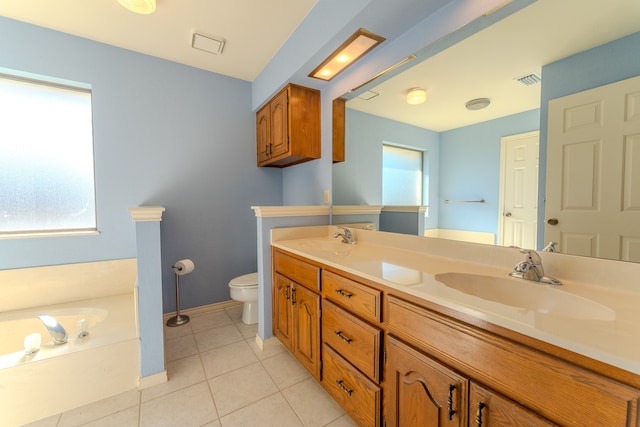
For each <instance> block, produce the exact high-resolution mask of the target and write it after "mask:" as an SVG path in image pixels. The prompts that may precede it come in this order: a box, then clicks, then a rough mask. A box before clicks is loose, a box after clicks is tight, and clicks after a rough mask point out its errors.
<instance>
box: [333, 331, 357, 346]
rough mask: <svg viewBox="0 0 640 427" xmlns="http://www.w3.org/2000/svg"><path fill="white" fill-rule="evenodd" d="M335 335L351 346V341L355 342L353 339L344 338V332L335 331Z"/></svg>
mask: <svg viewBox="0 0 640 427" xmlns="http://www.w3.org/2000/svg"><path fill="white" fill-rule="evenodd" d="M333 333H334V334H336V335H337V336H339V337H340V339H341V340H342V341H344V342H346V343H347V344H351V341H353V340H352V339H351V338H347V337H345V336H344V334H343V333H342V331H333Z"/></svg>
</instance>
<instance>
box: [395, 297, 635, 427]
mask: <svg viewBox="0 0 640 427" xmlns="http://www.w3.org/2000/svg"><path fill="white" fill-rule="evenodd" d="M385 307H386V309H387V316H388V317H387V326H388V327H387V333H388V334H389V335H390V336H392V337H396V338H397V339H398V340H402V341H404V342H405V343H407V344H409V345H410V346H412V347H415V348H417V349H419V350H420V352H421V353H423V354H424V355H426V356H428V357H429V358H432V359H435V360H437V361H438V362H439V363H441V364H443V365H446V366H448V367H449V369H452V370H455V371H457V372H460V373H461V374H462V375H465V376H466V377H468V378H470V380H471V384H472V392H471V395H470V409H469V410H470V414H473V417H474V418H473V419H472V420H470V425H472V426H477V425H478V423H477V422H476V420H475V417H477V415H480V421H482V422H483V424H481V425H484V426H488V425H490V426H494V425H527V426H529V425H554V423H556V424H558V425H580V426H631V425H634V426H635V425H638V423H639V421H640V419H639V418H638V404H639V403H640V391H639V390H637V389H635V388H633V387H630V386H627V385H625V384H622V383H619V382H617V381H614V380H612V379H610V378H607V377H604V376H602V375H600V374H598V373H595V372H592V371H589V370H587V369H584V368H583V367H580V366H577V365H574V364H573V363H570V362H569V361H567V360H563V359H562V358H559V357H557V356H555V355H552V354H549V353H545V352H542V351H540V350H538V349H537V348H534V347H530V346H527V345H523V344H520V343H517V342H514V341H512V340H510V339H507V338H505V337H502V336H500V335H496V334H494V333H491V332H489V331H486V330H484V329H482V328H477V327H475V326H472V325H470V324H467V323H463V322H460V321H458V320H456V319H453V318H451V317H448V316H444V315H442V314H440V313H438V312H436V311H433V310H430V309H428V308H426V307H424V306H421V305H418V304H415V303H413V302H409V301H406V300H404V299H402V298H399V297H396V296H393V295H390V296H388V297H387V299H386V305H385ZM390 340H391V339H390ZM385 369H386V372H391V374H389V373H387V374H386V375H387V376H389V375H393V372H395V371H396V370H397V368H396V367H395V366H394V365H392V364H391V363H389V362H388V363H387V365H386V366H385ZM489 389H491V390H493V392H490V391H489ZM500 395H502V396H504V397H501V396H500ZM392 400H393V399H390V400H389V404H390V406H389V407H388V410H385V414H386V415H387V416H391V418H393V408H394V406H393V402H392ZM516 402H517V403H516ZM478 405H480V406H478ZM479 408H480V409H482V410H481V411H478V409H479ZM470 417H471V415H470ZM525 417H528V418H525ZM494 418H495V420H496V421H493V420H494ZM513 419H528V420H531V423H528V422H527V423H523V424H517V423H516V424H513V423H512V420H513Z"/></svg>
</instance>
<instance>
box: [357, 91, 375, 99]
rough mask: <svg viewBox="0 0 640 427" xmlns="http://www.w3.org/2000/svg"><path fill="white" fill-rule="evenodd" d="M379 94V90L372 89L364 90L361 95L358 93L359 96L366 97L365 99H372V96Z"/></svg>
mask: <svg viewBox="0 0 640 427" xmlns="http://www.w3.org/2000/svg"><path fill="white" fill-rule="evenodd" d="M378 95H380V94H379V93H378V92H374V91H372V90H367V91H365V92H362V93H361V94H360V95H358V98H360V99H364V100H365V101H368V100H370V99H372V98H375V97H376V96H378Z"/></svg>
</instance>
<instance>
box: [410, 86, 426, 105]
mask: <svg viewBox="0 0 640 427" xmlns="http://www.w3.org/2000/svg"><path fill="white" fill-rule="evenodd" d="M426 100H427V91H426V90H424V89H423V88H421V87H414V88H413V89H411V90H409V93H407V104H410V105H418V104H422V103H423V102H424V101H426Z"/></svg>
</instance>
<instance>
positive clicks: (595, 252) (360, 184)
mask: <svg viewBox="0 0 640 427" xmlns="http://www.w3.org/2000/svg"><path fill="white" fill-rule="evenodd" d="M639 31H640V2H638V1H637V0H611V1H607V2H603V1H601V0H563V1H557V0H538V1H536V2H534V3H532V4H530V5H528V6H526V7H524V8H522V9H521V10H519V11H517V12H515V13H513V14H512V15H510V16H508V17H507V18H504V19H503V20H501V21H499V22H497V23H495V24H493V25H491V26H489V27H487V28H485V29H483V30H481V31H479V32H477V33H475V34H474V35H472V36H470V37H467V38H466V39H464V40H462V41H461V42H458V43H456V44H453V45H452V46H449V47H447V48H446V49H444V50H442V51H440V52H439V53H437V54H435V55H432V56H431V57H429V58H427V59H426V60H424V61H422V62H420V63H417V64H415V65H413V66H412V67H411V68H408V69H407V70H405V71H403V72H402V73H400V74H397V75H395V76H393V77H389V78H385V77H384V76H383V77H381V78H379V79H376V80H375V81H373V82H371V83H369V84H366V85H364V86H363V87H362V88H361V89H358V90H355V91H352V92H350V93H348V94H345V95H344V98H346V99H347V103H346V131H345V135H346V139H345V140H346V143H345V144H346V148H345V161H344V162H341V163H336V164H334V166H333V204H334V205H351V206H353V205H384V202H383V196H382V193H383V189H382V182H383V165H382V163H383V146H396V147H400V148H407V149H412V150H417V151H420V152H422V153H423V154H424V155H423V173H424V178H423V180H422V184H423V188H422V193H423V197H424V198H423V203H422V204H424V205H428V206H429V207H428V210H427V217H426V218H425V229H426V231H425V235H428V236H436V237H443V236H444V237H446V236H447V233H449V232H456V233H457V232H461V234H460V233H457V234H456V236H460V235H461V236H462V237H455V238H457V239H459V240H467V237H466V236H467V235H468V236H469V237H468V239H469V241H483V242H486V243H493V244H502V245H515V246H521V247H530V248H537V249H543V248H544V247H545V246H546V245H547V244H548V243H550V242H554V248H556V249H557V250H558V251H559V252H564V253H571V254H574V255H584V256H594V257H602V258H609V259H619V260H626V261H636V262H638V261H640V128H639V127H638V126H640V78H637V79H633V77H635V76H639V75H640V60H639V59H638V57H639V56H638V55H639V52H640V32H639ZM621 81H627V82H628V85H627V86H628V87H626V88H625V89H624V93H623V95H621V96H622V98H621V99H622V101H620V102H618V101H617V100H616V101H611V100H606V99H605V98H603V96H605V97H606V96H610V95H601V94H600V92H598V90H599V89H594V88H605V89H606V90H605V92H607V93H608V92H611V90H609V88H610V87H612V84H614V83H617V82H621ZM629 85H630V86H629ZM413 88H420V89H424V90H425V92H426V100H425V101H424V102H422V103H419V104H414V105H410V104H409V103H408V102H407V95H408V93H409V92H410V90H411V89H413ZM594 90H595V92H593V91H594ZM615 90H618V89H615ZM585 91H588V92H585ZM592 92H593V93H592ZM577 93H586V94H587V95H584V96H583V97H582V98H580V97H578V98H575V97H573V95H574V94H577ZM581 96H582V95H581ZM482 98H487V99H488V101H489V104H488V105H486V106H484V108H482V107H483V104H486V102H483V101H477V102H478V103H477V104H472V105H470V106H469V107H467V106H466V104H467V103H468V102H469V101H472V100H476V99H482ZM565 99H568V101H566V102H565ZM613 103H618V104H620V105H622V106H623V107H622V108H623V110H621V111H620V113H619V114H621V115H623V116H624V117H623V118H621V120H622V121H621V122H615V123H613V124H610V125H608V126H609V128H613V129H614V130H616V129H617V130H620V129H622V128H624V131H623V132H618V134H617V136H613V137H609V136H603V135H602V134H601V133H599V131H598V128H600V127H602V121H603V120H604V121H608V120H609V119H608V116H607V115H608V114H609V112H610V111H611V108H610V106H611V104H613ZM621 117H622V116H621ZM627 122H629V123H631V124H630V125H628V123H627ZM634 123H635V124H634ZM634 126H635V127H634ZM558 129H559V130H558ZM567 129H577V130H576V132H575V134H580V136H579V138H578V139H575V138H574V139H571V138H569V139H568V140H567V137H566V135H565V136H562V134H563V133H566V132H564V131H566V130H567ZM614 133H615V132H614ZM562 138H564V139H562ZM558 140H562V141H560V142H558ZM614 145H615V146H616V147H617V148H615V149H612V148H611V147H613V146H614ZM612 150H613V151H616V150H617V151H616V153H614V154H611V153H610V151H612ZM547 153H549V157H547ZM609 185H615V186H614V187H607V186H609ZM550 189H551V190H552V191H550ZM611 195H613V196H611ZM607 196H611V197H607ZM614 196H615V197H614ZM611 207H613V208H612V209H607V208H611ZM607 210H608V211H609V212H608V213H607V212H605V211H607ZM612 212H613V213H612ZM587 216H588V217H589V218H590V219H589V220H585V219H583V218H586V217H587ZM612 224H622V225H621V227H622V230H620V227H618V228H619V229H618V230H614V231H613V232H612V233H611V235H609V234H607V233H609V231H608V230H609V229H612V228H613V227H611V225H612ZM477 236H480V237H481V239H484V240H475V239H476V237H477Z"/></svg>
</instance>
